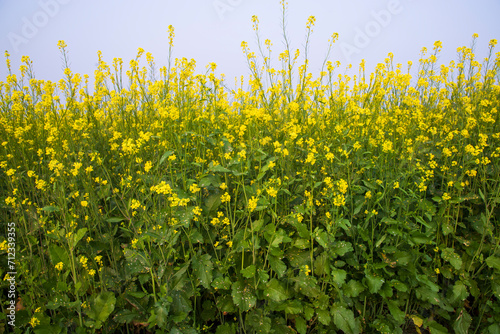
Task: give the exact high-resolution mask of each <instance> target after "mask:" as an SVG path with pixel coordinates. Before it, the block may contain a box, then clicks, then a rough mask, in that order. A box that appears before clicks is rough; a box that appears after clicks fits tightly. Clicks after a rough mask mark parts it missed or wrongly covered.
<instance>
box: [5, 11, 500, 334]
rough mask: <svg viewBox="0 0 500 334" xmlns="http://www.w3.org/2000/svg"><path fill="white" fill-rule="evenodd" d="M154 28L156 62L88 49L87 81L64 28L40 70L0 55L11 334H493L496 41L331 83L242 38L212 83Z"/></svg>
mask: <svg viewBox="0 0 500 334" xmlns="http://www.w3.org/2000/svg"><path fill="white" fill-rule="evenodd" d="M253 22H254V29H255V31H256V33H257V36H259V30H258V23H259V22H258V20H257V18H255V17H254V19H253ZM313 25H314V18H313V17H311V18H310V19H309V21H308V23H307V30H306V31H307V36H309V34H310V33H311V32H312V29H313ZM476 37H477V36H474V39H475V38H476ZM336 38H337V36H336V35H334V36H332V40H331V41H330V42H331V43H332V44H333V43H334V42H335V40H336ZM173 39H174V30H173V28H170V31H169V43H170V57H169V62H168V66H165V67H161V68H159V69H157V68H156V65H155V60H154V58H153V56H152V55H151V54H150V53H145V52H144V51H143V50H142V49H139V51H138V54H137V57H136V58H135V59H133V60H131V61H130V63H129V65H128V67H126V66H124V64H123V61H122V60H121V59H115V60H114V61H113V63H112V64H107V63H105V62H104V61H103V60H102V55H101V54H100V53H99V54H98V55H99V64H98V68H97V70H96V71H95V74H94V82H93V84H92V85H91V84H90V83H89V80H90V79H89V78H88V77H87V76H82V75H79V74H77V73H73V72H72V71H71V69H70V68H69V67H68V66H67V64H68V63H69V59H70V57H71V54H70V52H69V51H68V49H67V46H66V45H65V43H64V42H63V41H60V42H59V44H58V45H59V49H60V51H61V55H62V57H63V59H64V62H65V63H64V64H65V71H64V78H63V79H61V80H60V81H59V82H50V81H44V80H38V79H36V78H35V77H34V74H33V73H34V65H33V64H32V62H31V60H30V59H29V58H27V57H24V58H23V65H22V66H21V68H20V69H19V71H18V72H16V71H14V70H13V69H11V66H10V60H9V55H8V53H6V62H7V67H8V73H9V75H8V76H7V78H6V79H5V81H3V82H0V111H1V112H0V144H1V145H0V201H1V203H0V222H1V225H0V232H1V233H0V255H1V265H0V278H1V281H0V289H1V290H2V295H5V296H6V295H7V292H8V290H9V286H10V283H9V279H10V278H11V277H10V276H9V274H8V272H10V271H11V270H9V269H8V266H7V263H8V258H9V256H8V255H9V254H12V253H15V265H16V272H17V274H16V277H15V280H16V299H15V302H16V328H15V331H16V332H18V333H217V334H224V333H300V334H305V333H429V332H430V333H492V334H493V333H500V326H499V324H500V247H499V243H500V231H499V227H500V226H499V221H500V209H499V205H500V145H499V143H500V113H499V111H498V109H500V84H499V78H498V71H499V68H500V54H499V53H497V54H496V55H495V53H494V47H495V44H496V41H495V40H492V41H491V42H490V44H489V56H488V58H486V59H484V60H483V61H481V62H480V61H478V60H476V59H475V55H474V50H473V49H472V48H467V47H463V48H459V49H458V50H457V52H458V60H457V61H456V62H451V63H450V64H449V65H448V66H445V65H438V64H437V57H438V55H439V52H440V50H441V47H442V46H441V43H440V42H436V43H435V44H434V47H433V49H432V50H429V51H427V50H426V49H423V50H422V55H421V59H420V62H419V64H411V63H408V64H404V65H401V64H394V63H393V59H392V55H391V54H389V55H388V57H387V59H385V60H384V61H383V62H382V63H380V64H379V65H378V66H377V67H376V68H375V69H374V71H373V72H371V73H366V74H365V72H366V71H365V68H364V64H363V63H362V64H361V65H360V67H359V74H358V75H355V76H351V77H349V76H347V75H343V74H338V73H342V71H343V70H342V69H341V68H340V66H341V65H340V63H338V62H337V63H335V62H330V61H325V64H324V69H323V71H321V72H320V73H318V74H317V75H316V74H315V75H314V76H313V74H310V73H309V72H308V62H307V54H306V55H305V59H306V60H305V61H304V62H301V65H300V66H299V65H298V60H299V57H302V56H304V54H303V53H302V54H301V52H300V51H298V50H297V51H295V50H290V49H286V50H285V51H283V52H282V53H280V54H279V55H278V57H277V59H278V61H279V62H280V64H281V65H282V66H281V69H274V68H272V67H271V61H270V59H271V57H272V51H271V47H272V45H271V42H270V41H267V40H266V41H265V42H264V43H262V44H259V48H258V50H259V52H258V56H257V55H256V54H255V53H253V52H252V51H251V50H250V48H249V47H248V45H247V44H246V43H244V42H243V43H242V48H243V52H244V54H245V55H246V59H247V61H248V66H249V70H250V71H251V77H250V79H249V80H247V81H244V80H243V79H242V81H241V82H240V83H238V85H237V86H236V88H234V89H230V88H227V84H226V83H225V81H223V80H222V77H218V76H217V75H216V65H215V64H209V66H207V70H206V73H205V74H203V75H200V74H195V66H196V63H195V61H194V60H187V59H172V48H173ZM259 43H260V40H259ZM306 52H307V44H306ZM495 57H496V58H495ZM141 64H142V65H141ZM415 66H416V67H418V76H417V77H415V76H414V77H412V76H410V74H409V72H410V69H411V68H412V67H415ZM127 68H128V69H127ZM15 72H16V73H15ZM9 222H13V223H15V238H14V239H15V241H14V239H9V237H8V228H9V227H8V224H7V223H9ZM9 226H10V225H9ZM9 231H10V230H9ZM12 246H14V247H12ZM2 300H4V299H2ZM1 307H2V313H1V314H0V319H3V320H2V321H0V332H2V331H3V332H9V331H10V328H9V325H8V323H7V322H8V321H9V319H8V318H7V314H8V311H7V307H8V303H7V302H5V303H4V302H2V306H1ZM2 326H3V327H2Z"/></svg>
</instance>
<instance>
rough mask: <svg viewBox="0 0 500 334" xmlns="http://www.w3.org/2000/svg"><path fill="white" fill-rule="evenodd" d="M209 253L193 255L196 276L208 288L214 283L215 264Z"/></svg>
mask: <svg viewBox="0 0 500 334" xmlns="http://www.w3.org/2000/svg"><path fill="white" fill-rule="evenodd" d="M211 258H212V257H211V256H210V255H209V254H203V255H202V256H199V255H196V256H194V257H193V271H194V274H195V276H196V277H197V278H198V279H199V280H200V283H201V285H203V287H205V288H206V289H208V288H209V287H210V283H212V269H213V268H214V265H213V263H212V261H211Z"/></svg>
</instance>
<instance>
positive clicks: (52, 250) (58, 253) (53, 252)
mask: <svg viewBox="0 0 500 334" xmlns="http://www.w3.org/2000/svg"><path fill="white" fill-rule="evenodd" d="M49 254H50V259H51V260H52V264H53V265H54V266H55V265H56V264H58V263H59V262H62V263H63V264H64V267H66V268H69V267H70V262H69V256H68V254H67V253H66V251H65V250H64V248H62V247H60V246H58V245H56V244H50V245H49ZM64 267H63V268H64Z"/></svg>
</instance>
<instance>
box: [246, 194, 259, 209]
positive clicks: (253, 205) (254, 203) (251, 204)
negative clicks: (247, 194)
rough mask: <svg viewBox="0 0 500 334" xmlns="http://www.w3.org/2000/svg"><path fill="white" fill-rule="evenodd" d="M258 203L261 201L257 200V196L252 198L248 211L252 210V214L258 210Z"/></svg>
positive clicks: (249, 201)
mask: <svg viewBox="0 0 500 334" xmlns="http://www.w3.org/2000/svg"><path fill="white" fill-rule="evenodd" d="M258 201H259V200H258V199H257V198H255V196H252V198H251V199H250V200H248V209H249V210H250V212H253V211H254V210H255V209H256V208H257V202H258Z"/></svg>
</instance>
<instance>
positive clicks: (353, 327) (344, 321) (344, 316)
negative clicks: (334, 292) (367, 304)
mask: <svg viewBox="0 0 500 334" xmlns="http://www.w3.org/2000/svg"><path fill="white" fill-rule="evenodd" d="M330 312H331V313H332V314H333V323H334V324H335V326H337V327H338V329H340V330H342V331H343V332H344V333H346V334H357V333H359V332H360V330H359V328H358V324H357V323H356V321H355V319H354V313H353V312H352V311H351V310H349V309H347V308H345V307H344V306H342V305H339V304H337V303H335V304H333V306H332V309H331V310H330Z"/></svg>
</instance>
